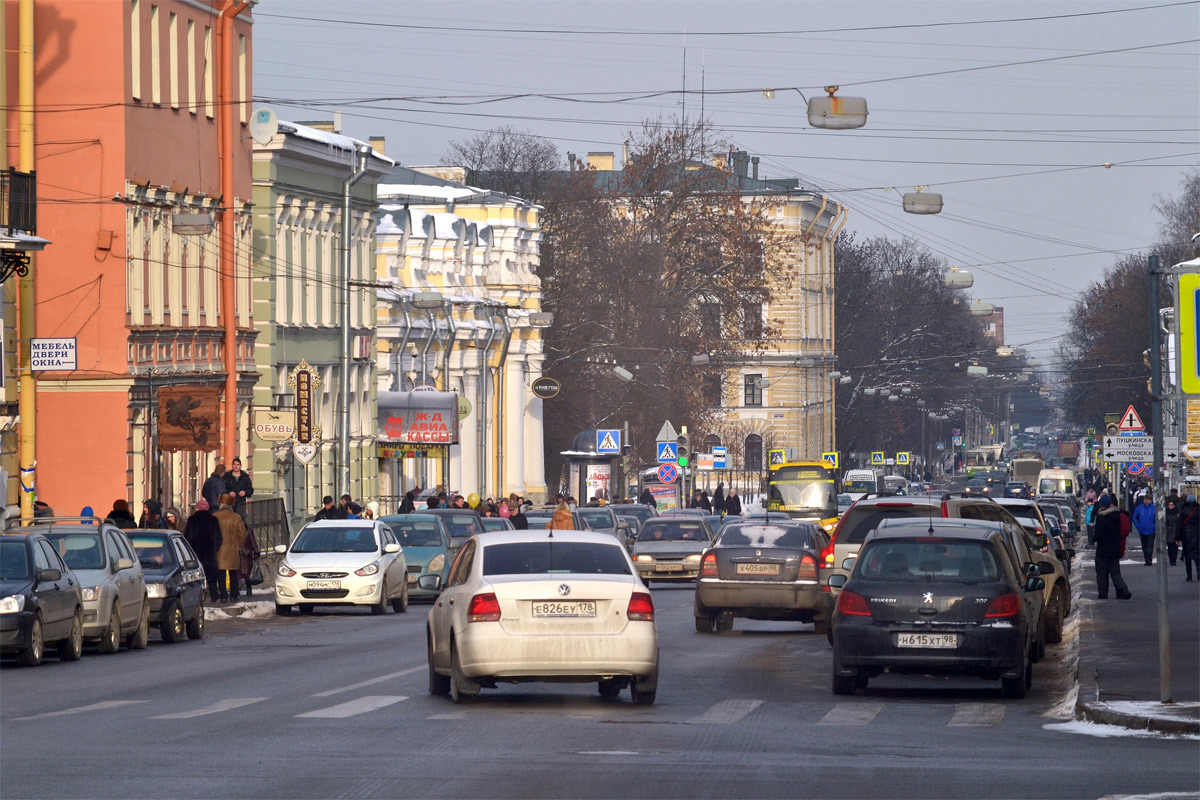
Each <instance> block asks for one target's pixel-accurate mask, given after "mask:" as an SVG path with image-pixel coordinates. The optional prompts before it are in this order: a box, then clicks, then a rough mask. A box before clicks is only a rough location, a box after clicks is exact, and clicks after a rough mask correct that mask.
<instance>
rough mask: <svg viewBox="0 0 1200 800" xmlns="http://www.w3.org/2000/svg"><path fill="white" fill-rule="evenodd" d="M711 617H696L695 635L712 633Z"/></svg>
mask: <svg viewBox="0 0 1200 800" xmlns="http://www.w3.org/2000/svg"><path fill="white" fill-rule="evenodd" d="M712 632H713V619H712V617H696V633H712Z"/></svg>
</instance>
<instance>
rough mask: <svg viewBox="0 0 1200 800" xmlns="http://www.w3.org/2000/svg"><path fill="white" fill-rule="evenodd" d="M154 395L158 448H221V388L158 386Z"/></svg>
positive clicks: (180, 449)
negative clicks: (156, 403)
mask: <svg viewBox="0 0 1200 800" xmlns="http://www.w3.org/2000/svg"><path fill="white" fill-rule="evenodd" d="M155 393H156V394H157V395H158V449H159V450H162V451H163V452H168V453H170V452H180V451H194V452H208V451H211V450H220V449H221V425H220V419H221V390H220V389H218V388H217V387H216V386H162V387H158V388H156V389H155Z"/></svg>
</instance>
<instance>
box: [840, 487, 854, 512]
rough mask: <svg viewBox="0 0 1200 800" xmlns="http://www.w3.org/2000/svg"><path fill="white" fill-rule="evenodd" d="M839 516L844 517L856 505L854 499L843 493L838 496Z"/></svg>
mask: <svg viewBox="0 0 1200 800" xmlns="http://www.w3.org/2000/svg"><path fill="white" fill-rule="evenodd" d="M837 504H838V516H839V517H840V516H842V515H843V514H845V513H846V512H847V511H849V510H850V506H852V505H854V498H852V497H851V496H850V495H848V494H846V493H845V492H843V493H842V494H839V495H838V496H837Z"/></svg>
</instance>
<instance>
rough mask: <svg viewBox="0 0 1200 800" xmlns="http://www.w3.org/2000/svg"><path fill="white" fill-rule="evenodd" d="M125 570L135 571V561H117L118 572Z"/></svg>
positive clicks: (126, 559) (121, 559)
mask: <svg viewBox="0 0 1200 800" xmlns="http://www.w3.org/2000/svg"><path fill="white" fill-rule="evenodd" d="M123 569H133V559H132V558H118V559H117V572H120V571H121V570H123Z"/></svg>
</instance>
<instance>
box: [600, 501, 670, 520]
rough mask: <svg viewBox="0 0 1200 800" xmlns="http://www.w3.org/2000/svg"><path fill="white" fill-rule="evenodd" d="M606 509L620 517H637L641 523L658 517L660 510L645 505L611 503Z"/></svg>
mask: <svg viewBox="0 0 1200 800" xmlns="http://www.w3.org/2000/svg"><path fill="white" fill-rule="evenodd" d="M606 507H607V508H610V509H612V512H613V513H614V514H616V515H617V516H618V517H636V518H637V520H638V522H639V523H642V522H645V521H646V520H648V519H653V518H654V517H657V516H658V509H657V508H655V507H654V506H648V505H646V504H645V503H609V504H608V506H606Z"/></svg>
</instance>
